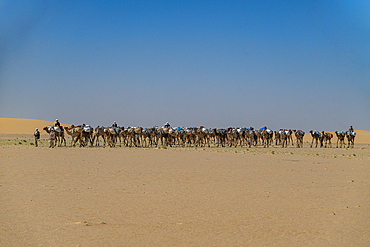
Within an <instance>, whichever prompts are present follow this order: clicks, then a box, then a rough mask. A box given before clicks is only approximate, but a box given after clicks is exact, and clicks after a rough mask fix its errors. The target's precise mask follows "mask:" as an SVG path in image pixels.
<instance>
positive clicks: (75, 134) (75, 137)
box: [64, 126, 82, 147]
mask: <svg viewBox="0 0 370 247" xmlns="http://www.w3.org/2000/svg"><path fill="white" fill-rule="evenodd" d="M64 130H65V132H66V133H67V134H68V135H70V136H71V137H72V141H71V147H72V146H75V145H76V142H77V141H80V146H81V145H82V142H81V133H82V128H81V127H80V126H77V127H73V128H71V129H69V128H68V127H64Z"/></svg>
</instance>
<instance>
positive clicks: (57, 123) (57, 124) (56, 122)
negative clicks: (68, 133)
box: [54, 119, 60, 128]
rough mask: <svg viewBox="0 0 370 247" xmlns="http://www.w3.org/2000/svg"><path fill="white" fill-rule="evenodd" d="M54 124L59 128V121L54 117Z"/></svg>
mask: <svg viewBox="0 0 370 247" xmlns="http://www.w3.org/2000/svg"><path fill="white" fill-rule="evenodd" d="M54 126H55V127H57V126H58V127H59V128H60V123H59V120H58V119H55V123H54Z"/></svg>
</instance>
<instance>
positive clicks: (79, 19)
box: [0, 0, 370, 131]
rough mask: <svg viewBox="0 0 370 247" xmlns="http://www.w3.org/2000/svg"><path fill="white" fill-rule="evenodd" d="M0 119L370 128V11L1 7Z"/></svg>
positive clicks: (248, 5)
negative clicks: (351, 126)
mask: <svg viewBox="0 0 370 247" xmlns="http://www.w3.org/2000/svg"><path fill="white" fill-rule="evenodd" d="M0 117H3V118H29V119H40V120H48V121H54V120H55V119H56V118H58V119H59V121H60V122H62V123H67V124H75V125H76V124H82V123H85V124H90V125H92V126H97V125H100V126H101V125H103V126H107V125H111V124H112V123H113V121H116V122H117V123H118V125H120V126H143V127H151V126H155V125H158V126H160V125H163V124H164V123H165V122H169V123H170V124H171V125H172V126H200V125H203V126H205V127H217V128H226V127H230V126H233V127H250V126H253V127H255V128H260V127H262V126H267V127H269V128H271V129H274V130H276V129H280V128H291V129H302V130H305V131H309V130H311V129H313V130H332V131H334V130H340V131H341V130H347V129H348V128H349V126H350V125H353V127H354V128H355V129H363V130H370V2H369V1H361V0H359V1H344V0H339V1H325V0H324V1H312V0H310V1H246V0H244V1H238V0H234V1H218V0H210V1H208V0H204V1H176V0H170V1H161V0H158V1H150V0H149V1H141V0H137V1H131V0H130V1H84V0H79V1H69V0H66V1H43V0H38V1H31V0H27V1H20V0H12V1H10V0H9V1H8V0H0Z"/></svg>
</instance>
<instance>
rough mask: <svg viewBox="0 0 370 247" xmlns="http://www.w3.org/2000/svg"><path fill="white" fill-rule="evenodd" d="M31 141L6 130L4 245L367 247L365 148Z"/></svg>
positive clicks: (1, 145)
mask: <svg viewBox="0 0 370 247" xmlns="http://www.w3.org/2000/svg"><path fill="white" fill-rule="evenodd" d="M42 138H43V139H44V138H46V136H43V137H42ZM32 142H33V140H32V135H19V134H18V135H17V134H0V164H1V165H0V195H1V197H0V203H1V211H0V220H1V221H0V227H1V230H0V246H370V204H369V203H370V145H369V144H358V145H356V146H355V148H353V149H344V148H326V149H325V148H309V145H308V144H307V143H305V147H304V148H301V149H298V148H295V147H288V148H284V149H283V148H281V147H270V148H262V147H259V148H250V149H247V148H215V147H211V148H167V149H163V148H162V149H155V148H151V149H147V148H127V147H116V148H102V147H97V148H96V147H93V148H91V147H85V148H79V147H74V148H73V147H72V148H71V147H68V146H67V147H56V148H54V149H49V148H47V142H46V140H42V141H41V147H38V148H36V147H34V146H33V145H31V144H30V143H32ZM69 143H70V139H68V144H69ZM369 143H370V142H369Z"/></svg>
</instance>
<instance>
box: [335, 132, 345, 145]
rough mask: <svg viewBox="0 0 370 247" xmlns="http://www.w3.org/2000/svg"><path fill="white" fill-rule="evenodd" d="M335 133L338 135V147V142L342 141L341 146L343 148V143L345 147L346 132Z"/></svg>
mask: <svg viewBox="0 0 370 247" xmlns="http://www.w3.org/2000/svg"><path fill="white" fill-rule="evenodd" d="M335 134H336V135H337V148H338V142H339V143H340V148H342V145H343V147H345V146H346V144H345V143H344V138H345V137H346V132H344V131H342V132H338V131H335Z"/></svg>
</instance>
